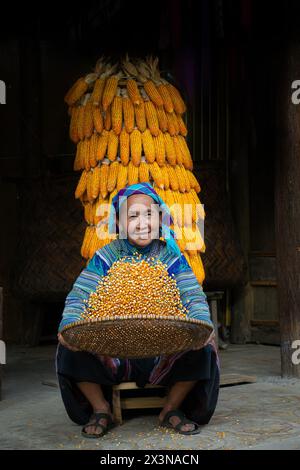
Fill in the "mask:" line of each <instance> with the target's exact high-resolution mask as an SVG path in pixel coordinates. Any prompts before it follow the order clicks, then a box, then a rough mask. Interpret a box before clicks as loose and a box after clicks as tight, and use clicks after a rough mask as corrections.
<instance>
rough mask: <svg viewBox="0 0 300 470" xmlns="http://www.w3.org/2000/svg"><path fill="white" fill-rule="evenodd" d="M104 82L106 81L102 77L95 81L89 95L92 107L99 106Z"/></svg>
mask: <svg viewBox="0 0 300 470" xmlns="http://www.w3.org/2000/svg"><path fill="white" fill-rule="evenodd" d="M105 82H106V79H105V78H103V77H102V78H101V77H100V78H97V80H96V81H95V85H94V89H93V92H92V95H91V102H92V103H93V105H94V106H97V107H98V106H99V105H100V104H101V101H102V95H103V90H104V86H105Z"/></svg>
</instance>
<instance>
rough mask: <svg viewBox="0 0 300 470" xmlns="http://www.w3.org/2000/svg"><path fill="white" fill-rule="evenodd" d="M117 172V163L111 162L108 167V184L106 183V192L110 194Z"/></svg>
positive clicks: (114, 185)
mask: <svg viewBox="0 0 300 470" xmlns="http://www.w3.org/2000/svg"><path fill="white" fill-rule="evenodd" d="M118 172H119V162H117V161H116V162H112V163H111V164H110V165H109V173H108V182H107V191H108V192H109V193H111V192H112V191H113V190H114V189H115V187H116V184H117V178H118Z"/></svg>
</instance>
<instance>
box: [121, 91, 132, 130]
mask: <svg viewBox="0 0 300 470" xmlns="http://www.w3.org/2000/svg"><path fill="white" fill-rule="evenodd" d="M122 101H123V117H124V125H125V128H126V131H127V132H128V133H129V134H130V133H131V132H132V131H133V128H134V107H133V104H132V101H131V100H130V99H129V98H128V97H127V96H123V98H122Z"/></svg>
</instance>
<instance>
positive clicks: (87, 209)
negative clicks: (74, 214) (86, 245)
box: [83, 202, 93, 224]
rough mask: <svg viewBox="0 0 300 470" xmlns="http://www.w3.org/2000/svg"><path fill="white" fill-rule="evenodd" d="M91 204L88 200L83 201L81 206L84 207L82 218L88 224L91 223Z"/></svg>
mask: <svg viewBox="0 0 300 470" xmlns="http://www.w3.org/2000/svg"><path fill="white" fill-rule="evenodd" d="M92 206H93V205H92V204H90V203H89V202H85V203H84V204H83V207H84V220H85V221H86V223H88V224H92V223H93V213H92Z"/></svg>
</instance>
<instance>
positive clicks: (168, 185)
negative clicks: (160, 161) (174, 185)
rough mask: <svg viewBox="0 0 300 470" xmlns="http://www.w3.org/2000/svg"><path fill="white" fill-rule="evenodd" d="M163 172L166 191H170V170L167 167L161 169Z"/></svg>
mask: <svg viewBox="0 0 300 470" xmlns="http://www.w3.org/2000/svg"><path fill="white" fill-rule="evenodd" d="M161 172H162V175H163V180H164V189H169V187H170V180H169V173H168V168H167V167H166V165H164V166H162V167H161Z"/></svg>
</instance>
